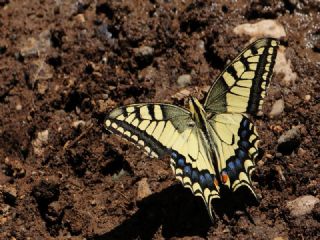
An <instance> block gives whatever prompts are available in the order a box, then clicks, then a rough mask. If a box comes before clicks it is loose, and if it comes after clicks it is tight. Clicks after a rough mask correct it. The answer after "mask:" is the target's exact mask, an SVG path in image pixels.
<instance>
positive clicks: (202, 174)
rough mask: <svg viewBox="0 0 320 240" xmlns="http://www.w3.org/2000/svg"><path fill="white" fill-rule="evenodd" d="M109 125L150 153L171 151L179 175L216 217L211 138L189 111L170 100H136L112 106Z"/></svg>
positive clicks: (216, 187)
mask: <svg viewBox="0 0 320 240" xmlns="http://www.w3.org/2000/svg"><path fill="white" fill-rule="evenodd" d="M105 127H106V129H107V130H109V131H111V132H113V133H116V134H118V135H120V136H122V137H124V138H125V139H127V140H129V141H131V142H133V143H134V144H136V145H137V146H139V147H142V148H143V149H144V150H145V151H146V153H147V154H149V155H150V156H153V157H163V156H164V155H169V156H170V157H171V161H170V165H171V167H172V169H173V172H174V173H175V176H176V178H177V179H178V180H179V181H181V182H182V184H183V186H185V187H187V188H189V189H191V190H192V192H193V193H194V194H195V195H198V196H201V197H202V199H203V200H204V202H205V204H206V206H207V208H208V211H209V214H210V217H211V218H212V211H211V200H212V199H213V198H219V186H218V184H217V180H216V173H215V171H214V167H213V164H212V160H211V157H212V156H210V149H208V143H207V139H205V137H204V135H203V133H202V132H201V131H200V130H199V129H198V128H197V127H196V126H195V123H194V121H193V120H192V118H191V114H190V112H189V111H187V110H185V109H183V108H180V107H177V106H174V105H170V104H133V105H129V106H124V107H120V108H116V109H114V110H112V111H111V112H110V113H109V114H108V115H107V117H106V119H105Z"/></svg>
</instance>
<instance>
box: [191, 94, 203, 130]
mask: <svg viewBox="0 0 320 240" xmlns="http://www.w3.org/2000/svg"><path fill="white" fill-rule="evenodd" d="M189 110H190V112H191V115H192V118H193V119H194V121H195V122H197V123H200V124H201V123H202V122H203V120H204V119H205V118H206V112H205V110H204V108H203V106H202V104H201V103H200V102H199V101H198V99H196V98H194V97H190V98H189Z"/></svg>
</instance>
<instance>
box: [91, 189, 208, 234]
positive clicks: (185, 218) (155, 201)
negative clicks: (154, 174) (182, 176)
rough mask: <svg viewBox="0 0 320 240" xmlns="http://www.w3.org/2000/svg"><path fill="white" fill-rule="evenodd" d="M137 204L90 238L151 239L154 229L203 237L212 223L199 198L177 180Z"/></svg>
mask: <svg viewBox="0 0 320 240" xmlns="http://www.w3.org/2000/svg"><path fill="white" fill-rule="evenodd" d="M137 205H138V207H139V210H138V211H137V212H136V213H135V214H134V215H133V216H131V217H130V218H129V219H127V220H125V221H124V222H123V223H121V224H120V225H119V226H117V227H115V228H114V229H113V230H111V231H110V232H107V233H104V234H102V235H100V236H95V237H93V238H91V239H96V240H107V239H108V240H109V239H110V240H113V239H117V240H121V239H152V237H153V236H154V235H155V234H156V232H157V231H161V235H162V236H163V237H164V238H171V237H182V236H200V237H205V236H206V235H207V232H208V230H209V228H210V227H211V226H212V222H211V220H210V218H209V216H208V213H207V210H206V208H205V206H204V204H203V201H202V199H201V198H198V197H196V198H195V197H194V195H193V194H192V193H191V191H190V190H188V189H185V188H183V187H182V186H181V185H179V184H177V185H173V186H170V187H168V188H166V189H164V190H163V191H161V192H159V193H155V194H152V195H151V196H149V197H147V198H145V199H144V200H143V201H141V202H139V203H138V204H137ZM159 229H160V230H159Z"/></svg>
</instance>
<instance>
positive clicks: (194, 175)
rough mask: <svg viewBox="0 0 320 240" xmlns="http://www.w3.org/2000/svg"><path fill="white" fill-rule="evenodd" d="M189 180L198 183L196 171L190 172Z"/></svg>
mask: <svg viewBox="0 0 320 240" xmlns="http://www.w3.org/2000/svg"><path fill="white" fill-rule="evenodd" d="M191 179H192V181H194V182H198V181H199V173H198V171H197V170H194V171H192V175H191Z"/></svg>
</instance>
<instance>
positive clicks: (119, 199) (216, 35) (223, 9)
mask: <svg viewBox="0 0 320 240" xmlns="http://www.w3.org/2000/svg"><path fill="white" fill-rule="evenodd" d="M262 19H272V20H277V21H278V23H279V24H281V25H282V26H283V27H284V29H285V31H286V34H285V36H282V37H281V39H280V40H281V44H282V45H283V46H284V47H285V49H286V50H285V57H286V59H287V60H288V61H289V63H290V64H291V67H292V70H293V73H294V76H295V77H294V78H295V79H294V81H291V82H289V83H284V82H283V81H282V79H283V77H284V74H280V73H279V74H275V75H274V77H273V80H272V82H271V86H270V88H269V94H268V96H267V98H266V101H265V104H264V109H263V114H262V115H260V116H259V117H255V118H254V119H253V121H254V122H255V124H256V126H257V128H258V132H259V134H260V137H261V144H260V147H261V149H262V151H261V152H262V154H261V157H260V158H259V159H258V160H257V170H256V171H255V173H254V174H253V180H254V183H255V189H256V191H257V193H258V195H259V196H261V202H260V205H259V206H252V207H250V208H248V211H249V212H250V215H251V216H252V218H253V219H254V221H255V225H254V224H252V223H251V222H250V221H249V219H248V217H247V216H246V215H245V214H244V213H243V212H241V211H237V212H236V213H235V214H234V215H233V216H231V217H230V218H225V217H224V218H222V219H220V220H218V221H217V222H216V223H214V224H212V223H211V222H210V219H209V217H208V214H207V211H206V209H205V206H204V204H203V202H202V200H201V199H200V198H198V197H194V196H193V195H192V193H191V192H190V191H189V190H188V189H185V188H183V187H182V186H181V184H179V183H178V182H177V181H176V180H175V178H174V176H173V174H172V171H171V169H170V167H169V161H168V159H162V160H154V159H150V158H148V157H146V156H145V155H143V153H142V152H141V151H140V150H137V148H135V147H134V146H132V145H131V144H129V143H127V142H125V141H123V140H121V139H120V138H118V137H116V136H112V135H110V134H109V133H108V132H107V131H106V130H104V127H103V119H104V117H105V114H106V112H107V111H108V110H110V109H112V108H113V107H115V106H119V105H123V104H129V103H137V102H169V103H174V104H178V105H181V106H183V105H184V103H185V102H184V97H183V96H184V95H189V94H191V95H193V96H196V97H199V98H200V99H201V98H202V97H203V96H204V94H205V91H206V90H207V89H208V87H209V86H210V85H211V83H212V81H213V80H214V79H215V77H216V76H217V75H218V74H219V73H220V72H221V71H222V70H223V68H224V66H225V64H226V63H227V62H228V61H229V60H231V59H232V58H233V57H235V56H236V55H237V53H239V52H240V51H241V50H242V49H243V48H244V47H245V46H246V45H247V44H248V42H249V40H250V36H247V35H239V34H236V33H235V32H234V31H233V29H234V28H235V27H236V26H238V25H240V24H243V23H255V22H258V21H260V20H262ZM184 74H188V77H187V79H189V80H190V77H191V81H189V82H188V84H186V85H184V83H183V84H182V85H183V86H182V85H181V82H180V83H179V82H178V81H177V79H178V78H179V76H181V75H184ZM319 82H320V3H319V1H318V0H303V1H293V0H284V1H275V0H274V1H273V0H271V1H264V0H261V1H259V0H256V1H244V0H238V1H221V0H218V1H190V0H185V1H180V0H171V1H170V0H149V1H147V0H126V1H125V0H103V1H102V0H101V1H100V0H96V1H89V0H69V1H60V0H55V1H53V0H40V1H39V0H29V1H22V0H20V1H19V0H0V169H1V172H0V191H1V192H0V193H1V194H0V238H1V239H50V238H59V239H66V238H71V239H84V238H86V239H202V238H203V239H206V238H208V239H277V240H281V239H283V240H285V239H317V237H318V239H319V236H320V230H319V229H320V204H319V203H318V204H316V205H315V206H314V207H313V208H312V209H309V210H308V211H307V212H306V213H304V214H298V215H295V214H293V213H292V211H291V210H290V209H289V208H288V202H290V201H292V200H295V199H297V198H298V197H300V196H306V195H311V196H314V197H315V198H317V199H319V194H320V193H319V189H320V177H319V170H320V162H319V158H320V153H319V146H320V115H319V112H320V84H319ZM276 101H280V102H282V103H284V109H282V112H281V113H280V114H278V116H277V117H273V118H271V117H270V115H269V113H270V111H271V108H272V106H273V104H274V103H275V102H276ZM290 129H298V130H297V132H296V134H295V135H294V137H292V138H290V139H289V141H287V142H285V144H282V145H281V144H280V143H279V142H278V139H279V138H280V136H281V135H282V134H284V133H287V131H288V130H290ZM294 131H295V130H294ZM291 133H292V132H291Z"/></svg>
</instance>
